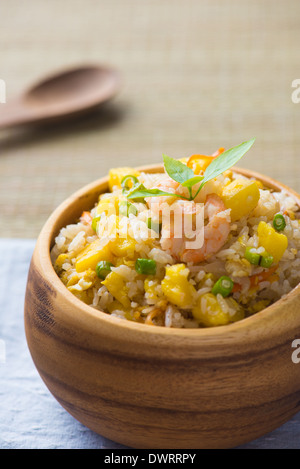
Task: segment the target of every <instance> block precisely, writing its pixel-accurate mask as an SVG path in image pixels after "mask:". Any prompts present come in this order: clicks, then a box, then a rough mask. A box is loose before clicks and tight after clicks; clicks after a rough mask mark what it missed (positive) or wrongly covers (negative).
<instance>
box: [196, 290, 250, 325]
mask: <svg viewBox="0 0 300 469" xmlns="http://www.w3.org/2000/svg"><path fill="white" fill-rule="evenodd" d="M222 301H224V302H226V304H227V306H228V308H230V310H231V311H234V310H235V313H234V312H233V314H232V313H229V312H226V311H224V310H223V309H222V307H221V305H220V303H219V301H218V299H217V297H216V296H215V295H213V294H212V293H205V294H204V295H201V296H200V297H199V298H198V300H197V303H196V305H195V306H194V308H193V310H192V313H193V316H194V318H195V319H196V320H197V321H198V322H199V323H200V324H203V325H204V326H223V325H225V324H229V323H230V322H235V321H239V320H240V319H243V318H244V313H243V310H242V307H241V306H240V305H239V304H238V303H237V302H236V301H235V300H234V299H233V298H223V299H222Z"/></svg>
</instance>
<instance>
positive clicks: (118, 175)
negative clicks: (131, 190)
mask: <svg viewBox="0 0 300 469" xmlns="http://www.w3.org/2000/svg"><path fill="white" fill-rule="evenodd" d="M129 175H130V176H135V177H138V176H139V175H140V173H139V171H137V170H136V169H134V168H129V167H124V168H113V169H111V170H110V171H109V173H108V186H109V190H110V191H111V192H112V191H113V188H114V187H115V186H117V187H118V188H119V189H120V188H121V181H122V179H123V177H125V176H129Z"/></svg>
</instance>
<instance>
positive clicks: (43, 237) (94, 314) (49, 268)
mask: <svg viewBox="0 0 300 469" xmlns="http://www.w3.org/2000/svg"><path fill="white" fill-rule="evenodd" d="M136 169H137V170H139V171H143V172H148V173H153V172H163V165H158V164H152V165H147V166H145V165H143V166H139V167H136ZM232 170H233V171H234V172H236V173H238V174H241V175H243V176H247V177H254V178H256V179H258V180H261V181H262V182H263V183H264V184H265V186H266V187H269V188H271V189H275V190H279V191H282V190H283V191H286V192H288V194H289V195H291V196H292V197H293V198H294V199H295V200H296V203H297V204H298V205H299V207H300V195H299V194H298V193H297V192H296V191H294V190H293V189H291V188H289V187H288V186H286V185H284V184H282V183H281V182H279V181H276V180H275V179H272V178H270V177H268V176H264V175H262V174H260V173H258V172H256V171H252V170H248V169H245V168H239V167H235V166H234V167H233V168H232ZM104 183H106V184H107V185H108V176H105V177H102V178H100V179H97V180H95V181H93V182H91V183H89V184H87V185H85V186H83V187H82V188H81V189H79V190H77V191H76V192H74V193H73V194H71V195H70V196H69V197H68V198H67V199H65V200H64V201H63V202H62V203H61V204H60V205H59V206H58V207H57V208H56V209H55V210H54V211H53V212H52V214H51V215H50V217H49V218H48V220H47V221H46V223H45V224H44V226H43V228H42V230H41V232H40V235H39V237H38V240H37V243H36V249H35V251H37V255H38V256H39V261H40V263H41V268H42V271H43V273H44V275H45V276H46V277H47V278H48V280H49V282H50V284H51V286H52V288H54V289H56V290H57V291H58V292H59V293H60V294H61V295H63V296H64V297H65V299H66V300H67V301H68V303H69V304H72V305H73V306H74V308H75V309H76V311H77V314H78V311H80V313H82V315H83V317H82V318H80V319H81V320H83V321H84V319H85V318H86V320H88V319H90V320H96V321H97V323H98V322H100V323H101V322H104V323H105V324H106V325H107V326H109V325H111V326H113V327H114V328H121V329H124V330H125V329H127V330H128V329H129V330H131V331H132V332H133V333H134V331H136V332H137V333H141V334H142V335H144V334H147V335H148V336H149V335H152V336H153V335H154V336H161V335H166V336H173V337H176V336H178V337H182V336H185V337H186V338H197V337H199V338H204V337H206V338H210V337H211V338H212V339H213V338H216V337H218V336H223V337H224V335H228V336H230V337H234V336H236V335H237V333H238V332H239V331H242V330H244V329H245V328H249V329H251V328H252V327H253V328H254V329H255V330H257V328H259V329H261V328H265V326H266V323H268V322H269V321H271V320H272V319H274V316H276V315H277V314H278V312H279V310H280V309H281V308H283V309H286V308H287V305H288V304H290V303H292V302H293V301H294V299H295V298H297V297H299V295H300V283H299V284H298V285H297V286H296V287H294V288H293V289H292V290H291V291H290V292H289V293H288V294H287V295H284V296H283V297H282V298H280V299H279V300H277V301H276V302H275V303H273V304H272V305H270V306H268V307H267V308H265V309H263V310H262V311H260V312H258V313H255V314H254V315H252V316H250V317H247V318H245V319H242V320H240V321H238V322H235V323H231V324H228V325H223V326H218V327H207V328H190V329H189V328H171V327H170V328H168V327H164V326H149V325H146V324H142V323H137V322H134V321H127V320H124V319H121V318H117V317H114V316H111V315H110V314H108V313H105V312H104V311H101V310H97V309H94V308H93V307H92V306H90V305H87V304H85V303H84V302H83V301H81V300H79V299H78V298H77V297H76V296H75V295H73V294H72V293H71V292H70V291H69V290H68V289H67V288H66V286H65V285H64V284H63V282H62V281H61V280H60V278H59V277H58V275H57V274H56V272H55V270H54V268H53V265H52V262H51V258H50V249H51V247H52V246H51V241H52V240H53V239H54V237H55V236H57V234H58V233H54V232H53V227H54V225H55V221H56V220H57V219H58V218H59V216H60V215H62V213H64V212H65V211H66V209H67V208H68V207H69V206H70V205H72V204H73V203H74V202H76V200H78V199H79V198H82V197H85V196H86V194H87V193H89V192H90V191H93V192H97V188H98V187H99V186H101V185H103V184H104ZM100 193H101V191H99V194H100ZM88 208H89V207H87V209H88ZM77 318H78V316H77Z"/></svg>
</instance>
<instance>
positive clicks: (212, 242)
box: [181, 194, 230, 262]
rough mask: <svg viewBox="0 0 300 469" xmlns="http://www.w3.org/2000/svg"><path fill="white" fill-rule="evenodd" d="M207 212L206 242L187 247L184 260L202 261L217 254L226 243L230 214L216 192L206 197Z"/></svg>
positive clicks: (182, 258)
mask: <svg viewBox="0 0 300 469" xmlns="http://www.w3.org/2000/svg"><path fill="white" fill-rule="evenodd" d="M204 210H205V214H206V215H207V217H208V223H207V225H205V226H204V242H203V246H202V247H201V248H200V249H186V250H185V251H184V252H183V253H182V255H181V260H182V261H183V262H202V261H204V260H205V259H207V258H208V257H210V256H212V255H214V254H216V253H217V252H218V251H219V250H220V249H221V248H222V247H223V246H224V244H225V243H226V241H227V238H228V235H229V232H230V215H229V214H228V211H227V210H226V207H225V205H224V203H223V201H222V199H221V198H220V197H219V196H218V195H216V194H209V195H208V196H207V197H206V201H205V206H204Z"/></svg>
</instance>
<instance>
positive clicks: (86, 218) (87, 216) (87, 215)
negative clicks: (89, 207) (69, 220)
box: [80, 212, 93, 225]
mask: <svg viewBox="0 0 300 469" xmlns="http://www.w3.org/2000/svg"><path fill="white" fill-rule="evenodd" d="M80 221H81V222H83V223H86V224H87V225H91V224H92V221H93V217H92V215H91V212H82V214H81V217H80Z"/></svg>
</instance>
